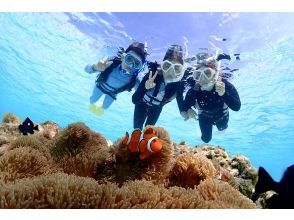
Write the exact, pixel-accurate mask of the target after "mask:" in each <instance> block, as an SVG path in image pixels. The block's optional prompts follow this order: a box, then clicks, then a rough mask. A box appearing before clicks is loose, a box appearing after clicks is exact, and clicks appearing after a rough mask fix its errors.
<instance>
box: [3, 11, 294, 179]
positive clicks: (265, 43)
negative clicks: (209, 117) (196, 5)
mask: <svg viewBox="0 0 294 220" xmlns="http://www.w3.org/2000/svg"><path fill="white" fill-rule="evenodd" d="M0 27H1V28H0V115H3V114H4V113H7V112H13V113H14V114H16V115H18V116H20V117H21V118H22V119H25V118H26V117H27V116H28V117H30V118H31V119H32V120H33V121H36V122H43V121H46V120H52V121H54V122H57V123H58V124H59V125H61V126H63V127H65V126H67V125H68V124H69V123H72V122H77V121H83V122H85V123H86V124H87V125H88V126H89V127H90V128H91V129H93V130H95V131H98V132H100V133H102V134H103V135H104V136H105V137H106V138H107V139H109V140H111V141H115V140H116V139H118V138H120V137H122V136H124V134H125V132H126V131H129V132H130V131H132V125H133V110H134V105H133V104H132V102H131V95H132V93H133V92H131V93H129V92H124V93H121V94H119V95H118V99H117V101H115V102H114V103H113V104H112V106H111V107H110V109H108V110H107V111H106V112H105V114H104V115H103V116H101V117H99V116H96V115H93V114H92V113H91V112H90V111H89V110H88V105H89V97H90V95H91V92H92V89H93V86H94V82H95V78H96V75H95V74H92V75H89V74H87V73H85V72H84V67H85V65H86V64H93V63H96V62H97V61H98V60H99V59H101V58H103V57H104V56H107V55H115V54H116V51H117V46H123V47H125V48H126V47H127V46H128V44H130V43H131V42H132V41H133V40H138V41H141V42H147V43H148V52H149V53H150V56H149V57H148V60H150V61H153V60H158V61H161V60H162V58H163V56H164V53H165V51H166V49H167V47H168V46H169V45H170V44H181V45H185V46H186V48H187V49H186V54H187V56H190V55H194V54H195V53H196V52H197V51H198V48H201V47H209V46H210V44H209V40H210V39H212V36H215V37H218V38H228V39H230V41H229V42H228V44H227V48H228V51H229V52H230V54H234V53H241V61H242V66H241V68H240V70H239V71H237V72H236V74H234V78H233V79H232V83H233V84H234V85H235V87H236V88H237V90H238V92H239V95H240V98H241V102H242V106H241V110H240V111H239V112H233V111H230V121H229V127H228V129H227V130H226V132H225V133H224V134H220V133H218V132H216V129H215V128H214V130H213V137H212V140H211V142H210V144H214V145H220V146H221V147H223V148H225V149H226V150H227V151H228V152H229V153H230V154H234V155H238V154H242V155H245V156H247V157H248V158H249V159H250V160H251V162H252V163H253V165H254V166H256V167H258V166H264V167H265V168H266V169H267V170H268V171H269V173H270V174H271V175H272V176H273V178H274V179H275V180H279V179H280V177H281V174H282V173H283V171H284V170H285V169H286V167H288V166H290V165H292V164H293V163H294V149H293V148H294V135H293V134H294V82H293V79H294V65H293V61H294V13H0ZM157 125H158V126H163V127H165V128H166V129H167V130H168V131H169V133H170V136H171V139H172V140H173V141H175V142H180V141H186V142H188V144H189V145H191V146H195V145H199V144H202V141H201V139H200V129H199V125H198V122H196V121H195V120H189V121H187V122H184V121H183V119H182V117H181V116H180V114H179V111H178V108H177V104H176V101H173V102H172V103H169V104H168V105H166V106H165V107H164V109H163V112H162V114H161V116H160V119H159V121H158V122H157Z"/></svg>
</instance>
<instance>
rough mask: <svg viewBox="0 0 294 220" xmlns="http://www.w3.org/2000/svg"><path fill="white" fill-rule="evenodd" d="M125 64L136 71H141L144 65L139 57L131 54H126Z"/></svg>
mask: <svg viewBox="0 0 294 220" xmlns="http://www.w3.org/2000/svg"><path fill="white" fill-rule="evenodd" d="M124 63H125V64H126V65H127V66H128V67H130V68H132V69H133V70H135V71H139V70H141V69H142V67H143V65H144V64H143V63H142V60H141V58H140V57H139V56H136V55H135V54H130V53H125V54H124Z"/></svg>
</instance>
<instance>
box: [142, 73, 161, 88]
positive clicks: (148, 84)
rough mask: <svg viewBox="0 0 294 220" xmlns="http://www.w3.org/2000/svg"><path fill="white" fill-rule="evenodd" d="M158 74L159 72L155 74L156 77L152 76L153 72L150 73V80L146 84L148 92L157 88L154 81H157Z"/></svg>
mask: <svg viewBox="0 0 294 220" xmlns="http://www.w3.org/2000/svg"><path fill="white" fill-rule="evenodd" d="M157 74H158V71H156V72H155V74H154V76H152V71H150V72H149V78H148V80H146V82H145V88H146V89H147V90H148V89H152V88H154V87H155V86H156V83H154V80H155V78H156V76H157Z"/></svg>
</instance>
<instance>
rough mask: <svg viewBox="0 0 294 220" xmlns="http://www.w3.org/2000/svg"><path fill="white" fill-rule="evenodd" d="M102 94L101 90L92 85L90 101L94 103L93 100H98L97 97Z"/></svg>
mask: <svg viewBox="0 0 294 220" xmlns="http://www.w3.org/2000/svg"><path fill="white" fill-rule="evenodd" d="M102 95H103V92H102V91H101V90H100V89H98V88H97V86H96V85H95V86H94V89H93V92H92V95H91V96H90V103H91V104H94V103H95V102H97V101H98V99H100V97H101V96H102Z"/></svg>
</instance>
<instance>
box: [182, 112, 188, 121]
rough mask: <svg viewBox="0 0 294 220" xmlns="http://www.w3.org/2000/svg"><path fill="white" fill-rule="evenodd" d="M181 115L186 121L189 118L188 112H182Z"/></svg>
mask: <svg viewBox="0 0 294 220" xmlns="http://www.w3.org/2000/svg"><path fill="white" fill-rule="evenodd" d="M181 116H182V117H183V118H184V120H185V121H187V120H188V119H189V118H188V114H187V112H181Z"/></svg>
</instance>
